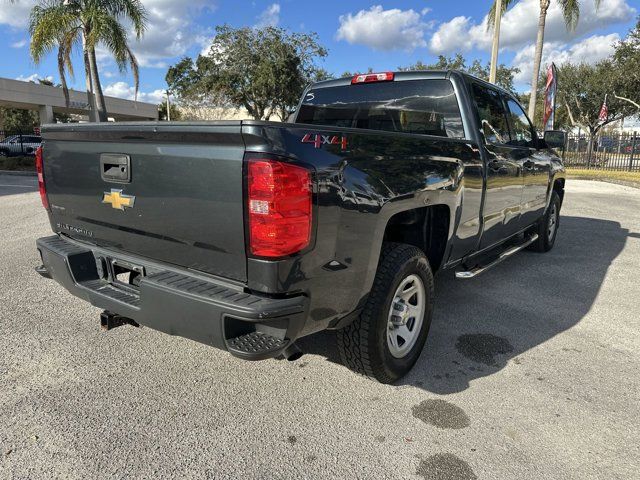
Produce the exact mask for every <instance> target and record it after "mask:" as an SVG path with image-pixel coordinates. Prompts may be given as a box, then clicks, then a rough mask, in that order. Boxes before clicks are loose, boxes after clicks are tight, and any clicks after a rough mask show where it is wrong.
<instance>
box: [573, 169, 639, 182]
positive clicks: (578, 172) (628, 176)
mask: <svg viewBox="0 0 640 480" xmlns="http://www.w3.org/2000/svg"><path fill="white" fill-rule="evenodd" d="M567 177H568V178H579V179H583V180H600V181H602V182H612V183H620V184H623V185H630V186H633V187H640V172H617V171H610V170H596V169H590V170H587V169H584V168H567Z"/></svg>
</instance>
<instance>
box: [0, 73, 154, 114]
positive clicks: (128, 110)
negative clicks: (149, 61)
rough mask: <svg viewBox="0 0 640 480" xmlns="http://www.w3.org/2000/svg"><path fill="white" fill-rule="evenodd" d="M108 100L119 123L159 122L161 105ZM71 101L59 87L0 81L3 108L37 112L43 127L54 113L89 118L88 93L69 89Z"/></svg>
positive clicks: (3, 79)
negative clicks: (132, 121)
mask: <svg viewBox="0 0 640 480" xmlns="http://www.w3.org/2000/svg"><path fill="white" fill-rule="evenodd" d="M104 99H105V104H106V107H107V113H108V116H109V118H110V119H113V120H115V121H124V120H157V119H158V106H157V105H155V104H153V103H144V102H134V101H133V100H125V99H123V98H115V97H107V96H105V97H104ZM69 100H70V101H69V106H67V105H66V103H65V98H64V92H63V90H62V88H59V87H52V86H49V85H41V84H38V83H31V82H23V81H20V80H11V79H9V78H0V106H3V107H10V108H24V109H26V110H37V111H38V113H39V114H40V123H41V124H44V123H52V122H53V114H54V112H56V113H66V114H76V115H83V116H86V117H87V118H88V115H89V101H88V98H87V93H86V92H81V91H78V90H69Z"/></svg>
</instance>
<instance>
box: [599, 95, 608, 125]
mask: <svg viewBox="0 0 640 480" xmlns="http://www.w3.org/2000/svg"><path fill="white" fill-rule="evenodd" d="M608 117H609V107H607V96H606V95H605V96H604V103H603V104H602V108H601V109H600V114H599V115H598V120H600V121H601V122H606V121H607V118H608Z"/></svg>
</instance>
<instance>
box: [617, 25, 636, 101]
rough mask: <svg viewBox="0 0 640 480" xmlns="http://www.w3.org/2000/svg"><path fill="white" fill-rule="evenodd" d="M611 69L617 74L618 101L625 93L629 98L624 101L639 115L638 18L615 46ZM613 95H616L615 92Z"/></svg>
mask: <svg viewBox="0 0 640 480" xmlns="http://www.w3.org/2000/svg"><path fill="white" fill-rule="evenodd" d="M613 67H614V68H615V70H616V72H618V73H619V76H618V84H617V85H616V88H617V89H618V92H617V93H618V100H619V99H620V95H623V93H622V92H623V91H624V92H627V93H628V95H629V98H625V100H628V101H629V102H630V103H631V105H634V106H636V107H637V110H636V114H640V107H638V104H640V17H638V20H637V22H636V26H635V28H633V29H631V30H630V31H629V33H628V34H627V36H626V37H625V38H624V39H623V40H621V41H620V42H618V43H617V44H616V45H615V51H614V54H613ZM613 93H614V95H615V94H616V92H613ZM625 97H626V95H625Z"/></svg>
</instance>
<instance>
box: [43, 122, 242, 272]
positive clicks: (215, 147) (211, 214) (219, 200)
mask: <svg viewBox="0 0 640 480" xmlns="http://www.w3.org/2000/svg"><path fill="white" fill-rule="evenodd" d="M43 139H44V144H43V158H44V178H45V183H46V187H47V194H48V197H49V203H50V205H51V221H52V225H53V228H54V230H55V231H57V232H61V233H64V234H65V235H68V236H70V237H75V238H78V239H79V240H83V241H89V242H91V243H95V244H96V245H100V246H106V247H114V248H117V249H120V250H123V251H125V252H127V253H131V254H135V255H141V256H144V257H148V258H151V259H156V260H160V261H165V262H169V263H172V264H175V265H179V266H183V267H188V268H192V269H195V270H200V271H204V272H207V273H211V274H214V275H219V276H222V277H227V278H230V279H234V280H239V281H246V255H245V242H244V220H243V180H242V178H243V177H242V159H243V155H244V142H243V140H242V135H241V123H240V122H224V123H215V124H211V123H209V124H192V125H184V124H166V123H165V124H156V123H141V124H125V123H117V124H110V125H105V124H102V125H98V124H86V125H75V126H67V125H64V126H63V125H57V126H48V127H45V128H43ZM122 167H124V168H125V169H128V171H122ZM118 170H120V177H122V178H115V177H114V175H116V176H117V175H118Z"/></svg>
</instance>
